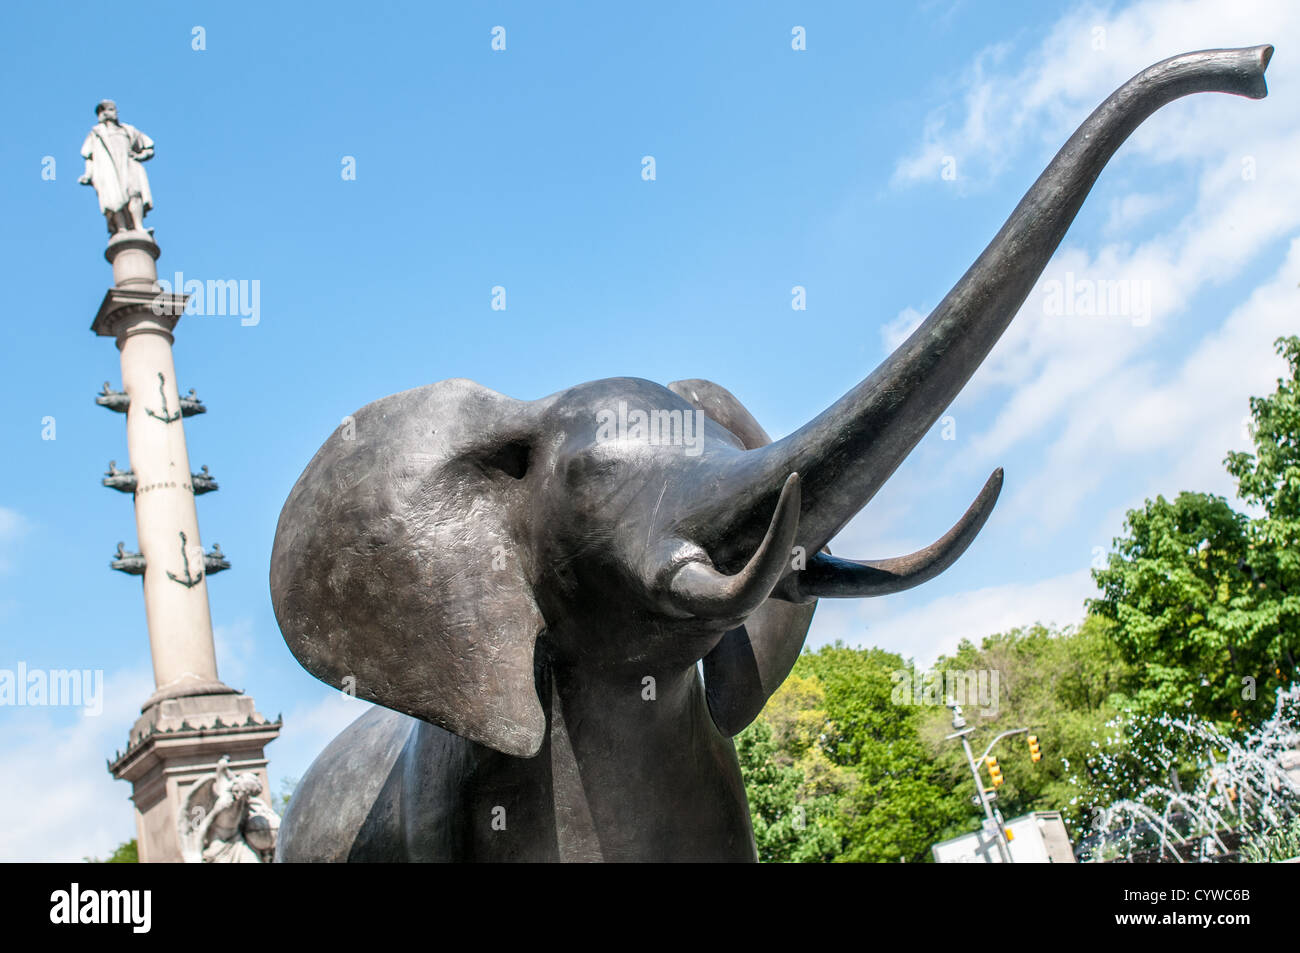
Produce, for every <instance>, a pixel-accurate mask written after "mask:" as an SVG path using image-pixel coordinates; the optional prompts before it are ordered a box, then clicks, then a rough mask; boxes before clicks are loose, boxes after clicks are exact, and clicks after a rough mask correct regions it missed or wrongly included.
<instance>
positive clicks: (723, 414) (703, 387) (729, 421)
mask: <svg viewBox="0 0 1300 953" xmlns="http://www.w3.org/2000/svg"><path fill="white" fill-rule="evenodd" d="M668 389H669V390H670V391H672V392H673V393H674V394H676V395H677V396H678V397H680V398H682V399H683V400H685V401H688V402H689V403H690V404H692V405H693V406H694V407H695V408H696V409H697V410H702V411H704V414H705V416H707V417H709V418H711V419H712V420H713V421H714V422H715V423H719V424H721V425H722V426H724V427H726V428H727V429H728V430H730V431H731V432H732V433H733V434H735V435H736V437H737V438H738V439H739V440H740V443H741V445H742V446H743V447H744V449H746V450H757V449H758V448H759V447H766V446H767V445H768V444H769V443H771V442H772V438H771V437H769V436H768V435H767V431H766V430H764V429H763V428H762V426H761V425H760V424H759V422H758V421H757V420H755V419H754V415H753V414H751V413H750V412H749V410H748V409H747V408H746V407H745V405H744V404H742V403H741V402H740V400H739V399H738V398H737V397H736V395H735V394H733V393H732V392H731V391H729V390H727V388H725V387H723V386H722V385H721V384H715V383H713V381H706V380H704V379H703V378H699V377H693V378H690V379H688V380H684V381H673V382H672V383H671V384H669V385H668Z"/></svg>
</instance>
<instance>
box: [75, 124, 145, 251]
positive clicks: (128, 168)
mask: <svg viewBox="0 0 1300 953" xmlns="http://www.w3.org/2000/svg"><path fill="white" fill-rule="evenodd" d="M95 116H96V118H98V120H99V121H98V122H97V123H96V124H95V126H94V128H92V129H91V130H90V133H89V134H88V135H87V136H86V141H85V143H83V144H82V146H81V155H82V156H83V157H84V158H85V160H86V171H85V174H84V175H82V176H81V178H79V179H77V181H78V182H80V183H81V184H82V185H93V186H94V187H95V192H96V193H97V194H98V195H99V210H100V211H101V212H103V213H104V217H105V219H106V220H107V222H108V233H109V235H116V234H117V233H118V232H121V231H130V230H132V229H134V230H138V231H143V230H144V217H145V215H146V214H147V213H148V211H149V210H150V209H151V208H153V196H151V195H150V194H149V177H148V176H146V175H145V171H144V166H143V165H141V163H142V162H146V161H148V160H149V159H152V158H153V140H152V139H150V138H149V137H148V136H146V135H145V134H144V133H142V132H141V131H140V130H139V129H136V128H135V127H134V126H130V125H127V124H126V123H124V122H121V121H119V120H118V118H117V104H116V103H115V102H113V100H111V99H105V100H103V101H102V102H101V103H100V104H99V105H98V106H96V107H95Z"/></svg>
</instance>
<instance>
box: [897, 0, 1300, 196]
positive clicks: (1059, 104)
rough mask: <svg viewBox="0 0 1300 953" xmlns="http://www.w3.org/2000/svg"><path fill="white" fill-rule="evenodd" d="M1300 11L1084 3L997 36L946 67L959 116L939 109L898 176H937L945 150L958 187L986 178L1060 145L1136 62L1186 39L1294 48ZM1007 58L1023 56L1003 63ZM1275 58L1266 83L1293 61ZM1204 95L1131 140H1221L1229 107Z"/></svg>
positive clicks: (1179, 145)
mask: <svg viewBox="0 0 1300 953" xmlns="http://www.w3.org/2000/svg"><path fill="white" fill-rule="evenodd" d="M1297 16H1300V9H1297V7H1296V5H1295V4H1294V3H1291V2H1288V0H1257V2H1248V0H1239V2H1235V3H1231V4H1226V3H1223V2H1221V0H1192V2H1184V0H1149V2H1144V3H1136V4H1133V5H1131V6H1130V7H1128V8H1126V9H1124V10H1122V11H1119V12H1116V13H1113V14H1112V13H1110V12H1109V11H1108V10H1107V9H1106V8H1103V7H1098V6H1094V5H1083V6H1081V7H1079V8H1077V9H1076V10H1074V11H1072V12H1070V13H1068V14H1066V15H1065V16H1064V17H1062V18H1061V19H1060V20H1059V21H1057V23H1056V24H1055V26H1054V27H1053V28H1052V29H1051V30H1050V31H1049V32H1048V35H1047V36H1046V37H1045V38H1044V40H1043V41H1042V42H1041V43H1040V44H1039V45H1038V46H1037V48H1035V49H1032V50H1029V51H1026V52H1022V51H1020V50H1012V49H1011V48H1010V47H1009V46H1008V44H1005V43H1004V44H997V45H995V46H991V47H989V48H988V49H986V50H984V51H983V52H981V53H980V54H979V55H978V56H977V57H976V58H975V59H974V61H973V62H972V63H971V64H970V65H969V66H968V67H966V68H965V69H964V70H962V71H961V72H960V73H958V74H957V75H954V76H953V77H951V78H950V79H949V80H948V84H949V88H950V89H952V90H953V93H954V95H956V93H957V91H958V90H960V91H961V93H960V97H961V113H962V116H961V118H960V119H957V120H953V119H952V118H951V116H950V113H951V112H952V111H953V110H952V109H951V107H950V106H945V107H941V108H940V109H937V110H935V112H933V113H932V114H931V115H930V116H929V117H928V118H927V120H926V122H925V126H924V129H923V132H922V136H921V143H920V144H919V145H918V146H917V147H916V149H914V150H913V151H912V152H911V153H909V154H908V155H906V156H903V157H902V158H900V159H899V161H898V163H897V164H896V166H895V170H894V176H893V183H894V185H895V186H906V185H913V184H916V183H918V182H924V181H935V180H938V179H939V178H940V173H941V169H942V158H943V157H944V156H952V157H953V159H954V160H955V161H956V168H957V179H956V184H957V185H958V187H961V188H969V187H979V186H983V185H987V183H988V181H989V180H990V179H992V178H994V177H996V176H997V175H998V174H999V173H1000V172H1001V171H1002V170H1003V169H1004V168H1005V167H1006V166H1007V164H1008V162H1009V160H1010V158H1011V156H1013V155H1014V154H1015V153H1016V152H1018V151H1019V150H1020V149H1022V148H1024V147H1025V146H1026V145H1027V144H1029V145H1033V146H1035V147H1036V148H1037V149H1039V150H1049V151H1055V150H1056V148H1058V147H1059V146H1060V145H1061V143H1062V142H1064V140H1065V138H1066V136H1067V135H1068V134H1069V133H1070V132H1071V131H1072V130H1073V129H1074V127H1075V126H1077V125H1078V124H1079V122H1081V121H1082V120H1083V119H1084V117H1085V116H1087V115H1088V113H1090V112H1091V111H1092V110H1093V109H1094V108H1095V107H1096V106H1097V105H1098V104H1099V103H1100V102H1101V101H1102V99H1103V98H1104V97H1105V96H1107V95H1108V94H1109V93H1110V92H1111V91H1112V90H1114V89H1115V88H1116V87H1117V86H1118V85H1119V84H1120V83H1122V82H1124V80H1126V79H1128V78H1129V77H1130V76H1132V75H1134V74H1135V73H1136V72H1138V71H1139V70H1140V69H1142V68H1144V67H1146V66H1149V65H1150V64H1152V63H1155V62H1157V61H1158V60H1162V59H1164V58H1166V57H1168V56H1172V55H1174V54H1176V53H1182V52H1186V51H1189V50H1201V49H1214V48H1218V47H1232V46H1253V45H1257V44H1260V43H1273V44H1276V45H1278V46H1282V47H1286V48H1294V46H1293V45H1292V44H1291V43H1288V42H1287V41H1288V39H1292V38H1295V36H1296V23H1297ZM1010 63H1018V64H1023V65H1022V66H1021V67H1020V68H1019V69H1016V70H1010V69H1005V68H1004V67H1005V65H1006V64H1010ZM1278 66H1279V67H1281V69H1280V70H1278V69H1272V70H1270V82H1273V81H1275V80H1276V81H1277V85H1279V86H1283V87H1285V83H1286V80H1287V79H1288V78H1289V76H1288V74H1290V72H1291V71H1292V69H1293V68H1292V67H1291V66H1289V65H1286V64H1282V63H1279V64H1278ZM1218 99H1219V100H1222V99H1224V97H1218ZM1202 100H1203V101H1201V102H1197V103H1196V104H1195V105H1193V106H1191V107H1190V111H1191V112H1193V113H1195V114H1198V115H1195V116H1194V118H1193V120H1192V121H1190V122H1189V121H1188V120H1187V116H1186V112H1184V113H1182V114H1181V115H1179V116H1170V115H1166V116H1159V115H1157V116H1156V117H1154V118H1153V119H1151V120H1148V122H1147V124H1146V125H1145V126H1144V127H1143V129H1141V130H1139V132H1138V133H1137V135H1136V136H1135V147H1136V148H1138V149H1140V150H1141V151H1143V152H1145V153H1148V154H1150V155H1153V156H1155V155H1163V156H1164V157H1165V158H1166V159H1167V158H1171V157H1173V155H1174V154H1176V153H1177V152H1180V151H1182V152H1189V153H1199V152H1200V151H1201V150H1202V149H1203V148H1204V146H1205V145H1207V144H1209V143H1212V142H1222V141H1223V136H1224V133H1225V132H1226V131H1227V130H1225V128H1224V126H1223V124H1222V122H1219V121H1217V120H1218V119H1220V118H1222V117H1223V116H1225V115H1226V113H1225V111H1224V105H1225V104H1224V103H1223V102H1221V101H1219V102H1216V101H1214V98H1213V97H1202ZM1282 111H1283V110H1281V109H1278V110H1276V112H1278V113H1281V112H1282ZM1207 112H1212V113H1215V114H1216V116H1215V118H1216V121H1214V122H1207V121H1205V120H1206V118H1207V117H1206V116H1205V115H1204V114H1205V113H1207ZM1235 125H1237V126H1238V127H1240V125H1241V124H1240V123H1235ZM1174 132H1176V133H1177V135H1171V133H1174Z"/></svg>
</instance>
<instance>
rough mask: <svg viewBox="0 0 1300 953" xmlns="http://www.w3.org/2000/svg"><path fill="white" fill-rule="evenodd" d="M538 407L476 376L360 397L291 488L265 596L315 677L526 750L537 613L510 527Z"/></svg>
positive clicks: (530, 734) (537, 738) (518, 507)
mask: <svg viewBox="0 0 1300 953" xmlns="http://www.w3.org/2000/svg"><path fill="white" fill-rule="evenodd" d="M535 419H536V414H535V405H533V404H529V403H525V402H521V401H516V400H512V399H510V398H508V397H504V396H503V395H501V394H497V393H494V392H493V391H490V390H488V389H486V388H484V387H480V386H479V385H478V384H475V383H474V382H472V381H466V380H452V381H442V382H440V383H438V384H432V385H429V386H428V387H421V388H417V389H415V390H409V391H404V392H403V393H400V394H394V395H393V396H391V397H386V398H384V399H383V400H379V401H376V402H374V403H372V404H368V405H367V406H365V407H363V408H362V409H361V410H360V411H358V412H357V413H356V414H355V415H353V417H350V418H346V419H345V421H344V424H343V426H341V427H340V428H339V429H338V430H337V431H335V433H334V434H333V435H332V436H331V437H330V438H329V439H328V440H327V441H326V442H325V444H324V446H322V447H321V449H320V450H319V451H318V452H317V453H316V456H315V457H314V458H313V459H312V461H311V463H309V464H308V465H307V469H306V470H305V471H304V472H303V474H302V476H301V477H299V478H298V482H297V484H296V485H295V486H294V488H293V490H292V491H291V492H290V494H289V498H288V500H287V501H286V503H285V505H284V509H283V510H282V511H281V513H280V521H279V525H278V526H277V527H276V533H275V545H274V549H273V551H272V556H271V601H272V604H273V606H274V609H275V616H276V620H277V621H278V622H279V624H280V630H281V632H282V633H283V635H284V639H285V641H286V642H287V643H288V645H289V648H290V649H291V650H292V652H293V654H294V655H295V656H296V657H297V659H298V661H299V662H300V663H301V664H302V665H303V667H304V668H306V669H307V671H309V672H311V673H312V674H313V675H315V676H316V677H317V678H319V679H321V680H322V681H324V682H326V683H328V684H330V685H333V686H335V687H336V688H339V689H342V690H344V691H347V692H349V693H350V694H355V695H356V696H357V697H359V698H364V699H367V700H369V701H373V702H376V703H377V704H380V705H383V706H385V707H388V708H392V709H394V710H396V711H400V712H403V713H405V714H407V715H413V716H414V717H416V718H421V719H423V720H425V721H428V722H432V723H434V724H436V725H440V726H442V727H443V728H446V729H448V730H449V731H453V732H455V733H456V734H458V735H461V736H463V737H465V738H468V739H470V740H471V741H476V742H478V743H480V744H484V745H487V746H489V747H491V748H494V749H496V750H498V751H501V752H504V753H506V754H510V755H516V756H520V757H530V756H532V755H534V754H536V753H537V751H538V750H539V748H540V747H541V744H542V740H543V737H544V735H545V728H546V720H545V716H544V715H543V713H542V707H541V704H540V702H539V700H538V696H537V689H536V685H535V682H534V674H533V646H534V643H535V641H536V639H537V636H538V634H539V633H540V632H541V631H542V630H543V629H544V628H545V621H544V619H543V618H542V614H541V612H540V610H539V609H538V607H537V603H536V601H535V599H534V595H533V589H532V585H531V582H530V577H531V565H530V562H531V561H530V553H528V552H527V551H526V550H525V549H524V548H523V547H522V546H520V537H519V535H518V532H519V528H520V526H522V525H523V522H524V521H523V520H522V519H521V514H524V513H526V510H527V496H526V488H527V484H528V479H527V478H528V466H529V459H530V455H531V448H532V439H533V434H532V433H531V432H530V431H529V430H528V425H529V423H531V422H532V421H534V420H535Z"/></svg>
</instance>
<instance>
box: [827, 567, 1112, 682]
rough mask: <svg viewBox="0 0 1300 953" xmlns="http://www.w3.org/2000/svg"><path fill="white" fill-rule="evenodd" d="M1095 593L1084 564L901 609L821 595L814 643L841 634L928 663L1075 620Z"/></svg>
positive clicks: (852, 642) (882, 601)
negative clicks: (999, 636)
mask: <svg viewBox="0 0 1300 953" xmlns="http://www.w3.org/2000/svg"><path fill="white" fill-rule="evenodd" d="M1096 595H1097V587H1096V585H1095V584H1094V583H1093V581H1092V576H1091V574H1090V573H1089V571H1088V570H1087V569H1081V570H1078V571H1076V572H1071V573H1067V574H1065V575H1062V576H1055V577H1052V578H1049V579H1043V580H1040V581H1037V582H1029V583H1006V584H1003V585H998V586H989V587H987V588H984V589H974V590H971V591H969V592H959V593H955V594H952V595H947V596H941V597H940V598H938V599H934V600H931V601H930V602H928V603H926V604H924V605H920V606H917V607H915V608H907V609H899V608H897V606H898V604H899V603H898V602H897V601H896V600H895V601H892V602H891V600H890V599H888V598H886V599H866V600H860V601H852V600H838V599H823V600H821V602H820V603H818V605H817V615H816V617H815V620H816V622H815V629H814V633H815V638H813V639H810V640H809V642H810V644H812V645H813V646H818V645H825V644H827V643H830V642H833V641H835V640H836V639H842V640H843V641H844V642H845V643H846V644H848V645H874V646H877V647H879V648H882V649H887V650H888V651H891V652H897V653H899V654H900V655H902V656H903V657H904V658H914V659H916V661H917V663H918V664H919V665H922V666H928V665H930V664H931V663H933V662H934V660H935V659H936V658H937V657H938V656H939V655H943V654H948V653H951V652H952V651H954V650H955V649H956V648H957V645H958V643H960V642H961V640H962V639H970V640H971V641H973V642H975V643H976V644H978V643H979V641H980V640H981V639H983V638H984V637H985V636H989V635H992V634H994V633H996V632H1006V631H1008V630H1009V629H1013V628H1016V627H1018V626H1023V625H1030V624H1032V623H1034V622H1042V623H1043V624H1044V625H1052V624H1055V625H1061V626H1064V625H1076V624H1078V623H1079V622H1080V621H1081V620H1082V618H1083V603H1084V600H1085V599H1089V598H1093V597H1095V596H1096Z"/></svg>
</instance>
